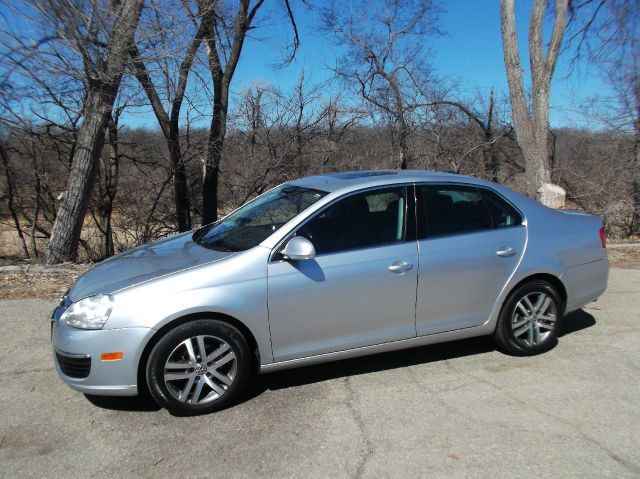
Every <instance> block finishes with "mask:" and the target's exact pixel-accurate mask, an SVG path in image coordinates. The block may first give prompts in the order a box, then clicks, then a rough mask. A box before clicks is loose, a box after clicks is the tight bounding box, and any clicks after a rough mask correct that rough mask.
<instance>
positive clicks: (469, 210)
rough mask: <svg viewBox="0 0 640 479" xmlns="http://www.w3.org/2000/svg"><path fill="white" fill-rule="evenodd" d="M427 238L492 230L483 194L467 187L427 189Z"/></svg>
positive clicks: (425, 200) (424, 206) (425, 210)
mask: <svg viewBox="0 0 640 479" xmlns="http://www.w3.org/2000/svg"><path fill="white" fill-rule="evenodd" d="M422 200H423V211H424V212H425V214H426V226H427V236H443V235H451V234H457V233H464V232H470V231H478V230H486V229H491V228H492V226H493V224H492V219H491V214H490V213H489V209H488V208H487V207H486V205H485V204H484V199H483V198H482V195H480V192H479V191H478V190H477V189H475V188H472V187H466V186H427V187H424V188H423V193H422Z"/></svg>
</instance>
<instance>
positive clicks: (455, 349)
mask: <svg viewBox="0 0 640 479" xmlns="http://www.w3.org/2000/svg"><path fill="white" fill-rule="evenodd" d="M595 324H596V320H595V318H594V317H593V316H592V315H591V314H589V313H588V312H586V311H585V310H583V309H580V310H578V311H574V312H572V313H570V314H568V315H567V316H566V317H565V320H564V326H563V328H562V332H561V334H560V338H562V337H565V336H567V335H569V334H571V333H575V332H577V331H581V330H583V329H586V328H590V327H592V326H594V325H595ZM495 350H496V348H495V346H494V344H493V342H492V341H491V337H489V336H483V337H478V338H470V339H463V340H460V341H452V342H448V343H439V344H433V345H428V346H420V347H416V348H411V349H404V350H401V351H392V352H388V353H379V354H374V355H371V356H363V357H359V358H352V359H344V360H341V361H334V362H330V363H324V364H317V365H313V366H305V367H301V368H296V369H288V370H285V371H278V372H273V373H269V374H254V375H253V376H252V377H251V379H250V381H249V386H248V387H247V389H246V390H245V392H244V393H243V394H242V395H241V396H240V398H238V400H237V401H236V402H235V404H234V405H238V404H241V403H243V402H247V401H250V400H252V399H254V398H256V397H258V396H260V395H261V394H263V393H264V392H265V391H267V390H279V389H287V388H292V387H297V386H304V385H306V384H313V383H319V382H323V381H328V380H331V379H337V378H343V377H348V376H358V375H360V374H368V373H372V372H378V371H388V370H392V369H398V368H404V367H407V366H414V365H416V364H429V363H435V362H439V361H446V360H448V359H455V358H462V357H465V356H473V355H476V354H483V353H488V352H491V351H495ZM85 397H86V398H87V400H88V401H89V402H91V403H92V404H93V405H95V406H98V407H100V408H103V409H111V410H117V411H157V410H159V409H160V407H159V406H158V405H157V404H156V403H155V402H154V400H153V398H151V396H150V395H149V394H148V393H145V394H143V395H140V396H136V397H109V396H92V395H85ZM231 407H233V405H232V406H231Z"/></svg>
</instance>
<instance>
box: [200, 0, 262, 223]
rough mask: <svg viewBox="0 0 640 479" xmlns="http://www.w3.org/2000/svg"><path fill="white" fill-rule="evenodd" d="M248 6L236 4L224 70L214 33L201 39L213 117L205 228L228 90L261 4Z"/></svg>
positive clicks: (246, 0)
mask: <svg viewBox="0 0 640 479" xmlns="http://www.w3.org/2000/svg"><path fill="white" fill-rule="evenodd" d="M249 4H250V0H240V2H239V3H238V11H237V13H236V17H235V22H234V27H233V30H234V32H233V44H232V45H231V48H230V49H229V54H228V55H227V62H226V65H225V68H224V69H223V68H222V63H221V62H220V56H219V53H218V47H217V43H216V38H215V33H214V30H213V29H211V30H209V31H208V32H207V36H206V38H205V41H206V44H205V45H206V52H207V59H208V61H209V71H210V73H211V80H212V82H213V115H212V116H211V128H210V130H209V142H208V145H207V158H206V160H205V164H204V171H203V178H202V224H209V223H213V222H214V221H217V220H218V183H219V176H220V161H221V159H222V148H223V146H224V137H225V133H226V129H227V110H228V106H229V86H230V85H231V80H232V79H233V74H234V73H235V70H236V67H237V66H238V60H239V59H240V54H241V53H242V46H243V45H244V39H245V37H246V35H247V30H248V29H249V26H250V25H251V21H252V20H253V17H254V15H255V13H256V11H257V10H258V9H259V8H260V6H261V5H262V4H263V2H262V1H259V2H257V3H256V4H255V5H254V7H253V8H252V9H251V11H249Z"/></svg>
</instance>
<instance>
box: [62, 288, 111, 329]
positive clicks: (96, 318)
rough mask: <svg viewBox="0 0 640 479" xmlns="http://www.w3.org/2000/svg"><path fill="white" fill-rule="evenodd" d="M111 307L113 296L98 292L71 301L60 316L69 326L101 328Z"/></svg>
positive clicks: (107, 317)
mask: <svg viewBox="0 0 640 479" xmlns="http://www.w3.org/2000/svg"><path fill="white" fill-rule="evenodd" d="M112 309H113V296H111V295H110V294H98V295H96V296H89V297H88V298H84V299H81V300H80V301H78V302H77V303H73V304H72V305H71V306H69V308H68V309H67V310H66V311H65V312H64V313H63V314H62V316H60V321H64V322H65V323H67V324H68V325H69V326H73V327H74V328H80V329H102V326H104V323H105V322H106V321H107V319H109V315H110V314H111V310H112Z"/></svg>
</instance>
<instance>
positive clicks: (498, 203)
mask: <svg viewBox="0 0 640 479" xmlns="http://www.w3.org/2000/svg"><path fill="white" fill-rule="evenodd" d="M607 276H608V262H607V256H606V250H605V236H604V229H603V226H602V222H601V221H600V219H598V218H596V217H594V216H591V215H588V214H584V213H576V212H568V211H557V210H552V209H549V208H547V207H545V206H542V205H541V204H539V203H537V202H536V201H533V200H530V199H528V198H526V197H524V196H522V195H520V194H518V193H515V192H514V191H512V190H510V189H508V188H506V187H504V186H501V185H498V184H494V183H490V182H487V181H482V180H478V179H474V178H470V177H464V176H460V175H456V174H444V173H429V172H419V171H365V172H351V173H334V174H326V175H322V176H314V177H308V178H303V179H299V180H296V181H292V182H289V183H286V184H283V185H280V186H278V187H276V188H274V189H272V190H270V191H268V192H266V193H264V194H263V195H261V196H259V197H257V198H256V199H254V200H253V201H251V202H249V203H247V204H245V205H244V206H242V207H241V208H239V209H237V210H236V211H234V212H232V213H231V214H229V215H228V216H227V217H225V218H223V219H222V220H220V221H219V222H217V223H214V224H211V225H207V226H204V227H202V228H200V229H198V230H195V231H192V232H188V233H183V234H179V235H176V236H173V237H170V238H165V239H162V240H159V241H156V242H155V243H151V244H148V245H143V246H140V247H137V248H135V249H132V250H130V251H127V252H124V253H121V254H119V255H116V256H114V257H112V258H109V259H107V260H106V261H103V262H102V263H100V264H98V265H97V266H96V267H94V268H93V269H92V270H90V271H88V272H87V273H85V274H84V275H83V276H81V277H80V278H79V279H78V280H77V281H76V283H75V284H74V285H73V286H72V287H71V289H70V290H69V291H68V293H67V294H66V295H65V297H64V298H63V299H62V301H61V303H60V305H59V306H58V307H57V308H56V310H55V311H54V313H53V316H52V342H53V349H54V359H55V364H56V369H57V372H58V374H59V375H60V377H61V378H62V380H63V381H64V382H66V383H67V384H68V385H69V386H71V387H72V388H73V389H76V390H78V391H81V392H84V393H87V394H100V395H136V394H138V392H139V391H141V390H142V388H148V390H149V391H150V393H151V395H152V396H153V398H154V399H155V400H156V401H157V402H158V403H159V404H160V405H161V406H163V407H165V408H167V409H168V410H169V411H171V412H172V413H174V414H201V413H207V412H212V411H215V410H218V409H220V408H223V407H226V406H227V405H229V404H230V403H231V402H232V401H233V400H234V399H235V398H236V397H237V396H238V394H239V393H240V392H241V391H242V389H243V388H244V386H245V385H246V383H247V381H248V379H249V377H250V373H251V372H253V371H257V372H259V373H267V372H270V371H276V370H281V369H285V368H292V367H298V366H304V365H309V364H314V363H320V362H324V361H333V360H338V359H344V358H349V357H354V356H361V355H366V354H373V353H379V352H384V351H391V350H397V349H402V348H411V347H415V346H422V345H426V344H432V343H438V342H443V341H451V340H457V339H462V338H469V337H473V336H482V335H493V337H494V339H495V341H496V343H497V345H498V346H499V348H500V349H501V350H503V351H505V352H507V353H510V354H515V355H532V354H537V353H541V352H544V351H546V350H548V349H549V348H551V347H553V345H554V344H555V342H556V338H557V336H558V333H559V331H560V329H561V327H562V320H563V317H564V315H565V314H566V313H567V312H569V311H572V310H575V309H578V308H580V307H581V306H583V305H585V304H586V303H589V302H591V301H593V300H595V299H597V298H598V296H599V295H601V294H602V293H603V292H604V290H605V288H606V285H607Z"/></svg>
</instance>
